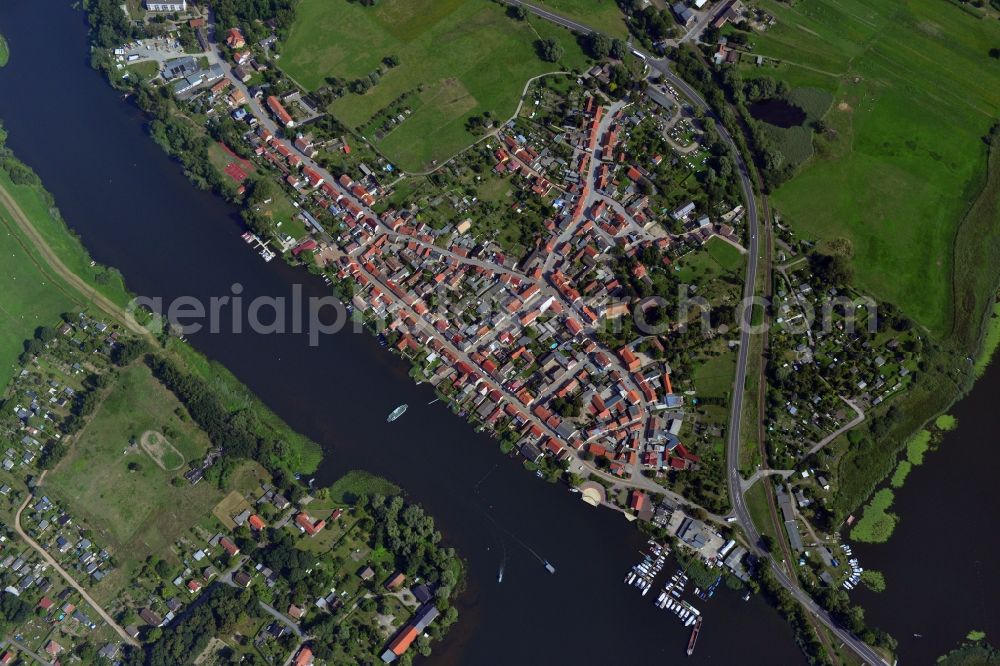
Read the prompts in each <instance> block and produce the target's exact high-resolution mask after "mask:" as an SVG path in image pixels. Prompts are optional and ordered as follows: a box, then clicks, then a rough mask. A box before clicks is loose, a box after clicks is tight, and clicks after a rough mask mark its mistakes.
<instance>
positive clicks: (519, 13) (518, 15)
mask: <svg viewBox="0 0 1000 666" xmlns="http://www.w3.org/2000/svg"><path fill="white" fill-rule="evenodd" d="M507 16H509V17H511V18H512V19H515V20H517V21H524V20H525V19H527V18H528V10H527V9H525V8H524V7H522V6H521V5H511V6H509V7H508V8H507Z"/></svg>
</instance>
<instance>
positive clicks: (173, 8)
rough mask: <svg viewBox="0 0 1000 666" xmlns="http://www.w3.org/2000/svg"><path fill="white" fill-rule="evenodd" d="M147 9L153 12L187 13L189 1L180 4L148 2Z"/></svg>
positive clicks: (148, 0) (149, 0)
mask: <svg viewBox="0 0 1000 666" xmlns="http://www.w3.org/2000/svg"><path fill="white" fill-rule="evenodd" d="M146 9H148V10H149V11H151V12H185V11H187V0H180V2H158V1H157V0H146Z"/></svg>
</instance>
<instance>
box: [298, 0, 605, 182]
mask: <svg viewBox="0 0 1000 666" xmlns="http://www.w3.org/2000/svg"><path fill="white" fill-rule="evenodd" d="M548 37H555V38H556V39H557V40H558V41H559V43H560V44H561V45H562V47H563V48H564V49H565V55H564V57H563V58H562V60H561V62H558V63H549V62H544V61H542V60H541V59H540V58H539V57H538V56H537V54H536V50H535V42H536V41H538V40H539V39H544V38H548ZM387 56H396V57H398V58H399V65H398V66H397V67H394V68H392V69H389V70H387V71H386V72H384V73H383V74H382V76H381V79H380V81H379V83H378V84H377V85H375V86H374V87H373V88H372V89H371V90H370V91H368V92H367V93H365V94H363V95H358V94H355V93H351V92H348V93H346V94H345V95H344V96H343V97H341V98H340V99H338V100H336V101H335V102H334V103H333V104H332V105H331V107H330V110H331V111H332V113H333V114H334V115H335V116H336V117H337V118H338V119H340V120H341V121H342V122H344V123H345V124H347V125H349V126H350V127H353V128H358V127H361V126H363V125H365V124H366V121H368V119H369V118H371V117H372V116H374V115H375V114H376V113H378V112H379V111H380V110H382V109H383V108H385V107H387V106H389V105H391V104H392V103H393V102H394V101H395V100H396V99H397V98H399V97H400V96H401V95H404V94H408V98H407V100H406V105H407V106H408V107H410V108H411V109H412V111H413V112H412V115H410V116H408V117H406V119H405V120H404V121H403V122H402V123H400V124H399V125H397V126H396V127H395V128H394V129H392V130H391V131H390V132H389V133H388V134H386V135H385V136H384V137H383V138H382V139H380V140H377V141H375V139H374V137H373V136H372V137H368V138H369V139H370V140H372V141H374V142H375V145H376V146H377V147H378V148H379V149H380V150H382V151H383V152H384V153H385V154H386V155H387V156H388V157H389V158H390V159H392V160H394V161H396V162H397V163H398V164H399V166H401V167H402V168H403V169H406V170H409V171H419V170H422V169H426V168H430V167H431V166H432V164H433V161H434V160H441V159H444V158H447V157H450V156H451V155H453V154H454V153H456V152H457V151H459V150H461V149H462V148H463V147H465V146H466V145H468V144H469V143H471V142H472V141H473V140H474V139H475V138H476V136H474V135H472V134H470V133H469V132H468V131H467V130H466V128H465V122H466V120H467V119H468V118H470V117H472V116H474V115H479V114H482V113H483V112H485V111H490V112H492V113H493V114H494V116H495V117H499V118H506V117H509V116H511V115H513V113H514V109H515V108H516V106H517V102H518V99H519V98H520V95H521V92H522V91H523V90H524V85H525V83H526V82H527V80H528V79H529V78H531V77H533V76H536V75H538V74H542V73H545V72H550V71H556V70H561V69H567V68H569V69H572V68H583V67H584V66H585V65H586V59H585V56H584V55H583V53H582V51H581V50H580V48H579V47H578V45H577V44H576V41H575V39H574V37H573V35H571V34H570V33H569V32H567V31H565V30H562V29H561V28H558V27H556V26H554V25H552V24H549V23H546V22H544V21H542V20H540V19H534V18H532V19H529V20H526V21H516V20H514V19H511V18H509V17H508V16H507V15H506V14H505V12H504V8H503V7H501V6H500V5H498V4H495V3H490V2H482V1H481V0H382V1H381V2H379V3H378V4H376V5H375V6H374V7H365V6H363V5H361V4H360V3H356V2H348V1H347V0H302V2H301V4H299V5H298V8H297V13H296V21H295V25H294V26H293V27H292V30H291V33H290V34H289V37H288V40H287V42H286V43H285V45H284V48H283V51H282V57H281V66H282V68H283V69H284V70H285V72H287V73H288V74H289V75H290V76H291V77H292V78H294V79H295V80H296V81H297V82H298V83H299V84H301V85H302V86H304V87H306V88H308V89H310V90H312V89H315V88H317V87H319V86H321V85H323V83H324V81H325V79H326V77H329V76H334V77H338V78H340V79H343V80H346V81H352V80H354V79H358V78H363V77H366V76H368V74H369V73H371V72H372V71H375V70H377V69H379V67H380V63H381V62H382V59H383V58H385V57H387Z"/></svg>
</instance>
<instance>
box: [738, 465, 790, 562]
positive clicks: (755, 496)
mask: <svg viewBox="0 0 1000 666" xmlns="http://www.w3.org/2000/svg"><path fill="white" fill-rule="evenodd" d="M765 483H770V481H769V480H768V479H766V478H764V479H761V480H760V481H758V482H757V483H755V484H753V485H752V486H750V490H748V491H747V492H746V494H745V495H744V499H745V500H746V503H747V510H748V511H749V512H750V518H751V519H752V520H753V524H754V526H755V527H756V528H757V531H758V532H759V533H760V534H762V535H764V534H767V535H769V536H770V537H771V538H772V539H774V541H775V543H776V544H777V543H780V542H779V541H778V539H779V538H780V539H784V538H785V535H784V534H781V535H780V536H779V535H778V534H777V533H776V532H775V531H774V521H772V520H771V510H770V509H769V508H768V506H767V488H765V487H764V484H765ZM780 552H781V551H780V547H779V548H777V549H776V553H780ZM778 557H779V558H780V555H778Z"/></svg>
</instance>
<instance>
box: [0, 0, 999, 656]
mask: <svg viewBox="0 0 1000 666" xmlns="http://www.w3.org/2000/svg"><path fill="white" fill-rule="evenodd" d="M0 33H3V34H4V35H5V36H6V38H7V41H8V43H9V45H10V48H11V58H10V62H9V63H8V65H7V66H6V67H4V68H2V69H0V119H2V121H3V123H4V125H5V127H6V128H7V130H8V132H9V137H8V145H9V146H10V147H11V148H13V150H14V151H15V152H16V153H17V155H18V156H19V157H20V158H21V159H22V160H24V161H25V162H27V163H28V164H30V165H31V166H32V167H33V168H34V169H35V170H36V171H37V172H38V173H39V175H40V176H41V177H42V179H43V181H44V183H45V186H46V187H47V188H48V189H49V190H50V191H51V192H52V193H53V194H54V195H55V197H56V201H57V204H58V206H59V207H60V209H61V211H62V213H63V215H64V217H65V218H66V220H67V221H68V223H69V225H70V226H71V227H72V228H73V229H74V230H75V231H76V232H77V233H79V234H80V236H81V237H82V239H83V241H84V243H85V244H86V246H87V248H88V249H89V250H90V252H91V254H92V255H93V257H94V258H95V259H97V260H98V261H100V262H102V263H105V264H108V265H112V266H116V267H118V268H119V269H120V270H121V271H122V273H123V274H124V276H125V279H126V282H127V284H128V286H129V288H130V289H131V290H132V291H133V292H135V293H137V294H140V295H144V296H161V297H163V298H165V299H170V298H174V297H178V296H188V295H193V296H196V297H199V298H202V299H207V298H209V297H212V296H224V295H228V294H230V293H231V285H232V284H233V283H237V282H238V283H240V284H241V285H242V287H243V296H244V298H247V299H249V298H252V297H254V296H259V295H267V296H286V297H287V296H289V295H290V293H291V290H292V286H293V285H296V284H298V285H302V289H303V291H304V293H305V295H307V296H310V295H324V294H326V293H328V288H327V287H325V286H324V285H323V284H322V282H321V281H320V280H318V279H315V278H313V277H311V276H309V275H308V274H307V273H306V272H305V271H302V270H298V269H293V268H291V267H288V266H286V265H284V264H282V263H281V262H280V261H274V262H271V263H270V264H265V263H264V262H263V261H262V260H261V259H260V258H259V257H257V255H256V254H254V253H252V252H251V251H250V250H249V249H248V247H247V246H246V245H245V244H244V243H243V241H242V240H241V239H240V237H239V233H240V230H241V229H240V225H239V219H238V216H237V212H236V210H235V209H234V208H233V207H232V206H230V205H228V204H227V203H226V202H224V201H223V200H222V199H220V198H219V197H217V196H214V195H212V194H210V193H206V192H201V191H198V190H197V189H195V188H194V187H193V186H192V185H191V184H190V183H189V182H188V181H187V179H186V178H185V176H184V175H183V174H182V172H181V169H180V167H179V165H178V164H177V163H175V162H173V161H172V160H170V159H169V158H168V157H167V156H166V155H165V154H164V153H163V152H162V151H161V150H160V148H159V147H158V146H156V145H155V144H154V143H153V141H152V140H151V139H150V138H149V137H148V135H147V134H146V132H145V128H144V123H145V119H144V117H143V116H142V114H141V113H140V112H139V111H137V110H136V109H135V108H134V107H132V106H130V105H129V104H126V103H123V102H122V101H121V99H120V96H119V95H118V94H117V93H115V92H114V91H113V90H112V89H111V88H110V87H109V86H108V85H107V84H106V82H104V81H103V80H102V79H101V77H100V75H99V74H98V73H96V72H95V71H93V70H92V69H91V68H90V67H89V64H88V48H89V47H88V45H87V39H86V22H85V19H84V16H83V15H82V14H81V13H80V12H79V11H76V10H74V9H72V8H71V7H70V4H69V3H68V2H65V1H63V0H60V1H58V2H53V1H50V0H5V1H4V2H2V3H0ZM191 342H192V344H194V346H195V347H197V348H198V349H199V350H200V351H202V352H203V353H205V354H206V355H207V356H208V357H210V358H212V359H215V360H217V361H219V362H221V363H222V364H224V365H225V366H226V367H228V368H229V369H230V370H231V371H232V372H233V373H234V374H236V375H237V376H238V377H239V378H240V379H241V380H242V381H243V382H245V383H246V384H247V385H248V386H249V387H250V388H251V389H252V390H253V391H255V392H256V393H257V394H258V395H259V396H260V397H261V398H262V399H263V400H264V402H265V403H267V404H268V405H269V406H270V407H271V408H272V409H273V410H274V411H275V412H277V413H278V414H279V415H280V416H282V417H283V418H284V419H285V420H286V421H288V423H290V424H291V425H292V426H293V427H294V428H295V429H296V430H298V431H300V432H302V433H304V434H305V435H308V436H309V437H311V438H313V439H314V440H316V441H317V442H319V443H320V444H321V445H322V446H323V448H324V451H325V457H324V461H323V463H322V465H321V468H320V470H319V473H318V475H317V476H318V481H319V482H328V481H330V480H332V479H334V478H336V477H337V476H338V475H340V474H341V473H343V472H345V471H347V470H350V469H355V468H363V469H366V470H369V471H372V472H374V473H376V474H380V475H383V476H385V477H387V478H389V479H392V480H393V481H395V482H397V483H398V484H400V485H401V486H403V487H404V488H405V489H406V491H407V492H408V494H409V496H410V497H411V498H412V499H414V500H416V501H419V502H420V503H422V504H423V505H424V506H426V507H427V509H428V510H429V511H430V512H431V513H432V514H433V515H434V516H435V518H436V519H437V521H438V525H439V527H440V528H441V530H442V532H443V533H444V535H445V539H446V541H447V543H448V544H449V545H452V546H454V547H455V548H456V549H457V550H458V551H459V552H460V554H461V555H462V556H463V558H464V559H465V561H466V564H467V574H468V575H467V582H468V586H467V589H466V591H465V592H464V594H463V595H462V596H461V597H460V598H459V600H458V607H459V611H460V613H461V619H460V621H459V623H458V625H456V627H455V628H454V629H453V630H452V631H451V632H450V634H449V636H448V638H447V639H446V640H445V641H444V642H443V643H442V644H440V645H438V646H436V647H435V655H434V657H433V658H432V659H431V662H432V663H441V664H512V663H524V664H540V663H546V664H562V663H581V664H639V663H653V662H657V661H660V660H665V661H666V662H667V663H669V662H673V661H675V660H687V661H689V662H691V663H702V662H704V663H717V664H720V663H721V664H730V663H753V664H756V663H760V664H792V663H801V662H802V661H803V659H802V656H801V654H800V653H799V651H798V649H797V648H796V646H795V644H794V642H793V640H792V635H791V631H790V629H789V628H788V627H787V625H786V624H785V623H784V622H783V621H782V620H781V619H780V617H779V616H778V615H777V614H776V613H775V612H774V611H773V610H771V609H769V608H768V607H767V606H766V605H765V604H764V603H763V602H761V601H760V600H758V599H757V598H754V599H751V601H749V602H742V601H740V600H739V598H738V597H737V596H736V595H735V594H733V593H731V592H729V591H728V590H721V589H720V593H718V594H716V595H715V597H714V598H713V599H712V600H711V601H710V602H708V603H702V604H699V605H700V606H701V607H702V609H703V613H704V615H705V616H706V621H705V627H704V629H703V631H702V633H701V636H700V638H699V641H698V647H697V650H696V652H695V654H694V656H693V657H691V658H688V657H686V656H685V655H684V648H685V646H686V643H687V638H688V631H687V630H686V629H684V628H683V627H681V626H680V623H679V622H677V620H676V619H675V618H673V616H670V615H668V614H667V613H665V612H663V611H659V610H657V609H654V608H653V606H652V604H651V601H652V600H653V598H654V597H655V594H651V595H649V596H647V597H641V596H640V595H639V594H638V593H637V591H636V590H635V589H634V588H628V587H626V586H625V585H623V583H622V579H623V577H624V576H625V574H626V572H627V571H628V569H629V567H630V566H631V565H632V564H634V563H635V562H636V561H637V560H638V559H639V557H640V555H639V550H640V548H642V547H643V545H644V539H643V538H642V537H641V536H640V535H639V533H638V531H637V530H636V529H635V527H634V526H633V525H630V524H628V523H627V522H626V521H625V520H624V519H623V518H622V517H621V515H620V514H618V513H616V512H612V511H607V510H597V509H592V508H590V507H588V506H587V505H585V504H583V503H582V502H580V501H579V500H578V499H577V496H576V495H573V494H571V493H569V492H567V491H566V489H565V488H564V487H562V486H559V485H549V484H547V483H544V482H543V481H541V480H539V479H537V478H536V477H535V476H534V475H531V474H528V473H526V472H525V471H524V470H523V469H522V468H521V465H520V463H519V461H511V460H508V459H506V458H505V457H503V456H502V455H501V454H500V453H499V450H498V448H497V445H496V443H495V442H493V441H492V440H490V439H489V438H487V437H486V436H484V435H481V434H478V433H476V432H474V431H473V430H472V428H471V427H469V426H468V425H467V424H466V423H465V422H464V421H463V420H461V419H459V418H458V417H456V416H453V415H452V414H451V413H450V412H449V411H448V409H447V408H446V407H444V406H443V405H442V404H441V403H437V404H429V403H430V402H431V401H432V400H433V399H434V395H433V393H432V392H431V390H430V389H429V388H428V387H427V386H426V385H424V386H415V385H414V384H413V382H412V381H411V380H410V379H409V378H408V376H407V366H406V365H405V364H404V363H403V362H402V361H400V360H399V359H397V358H395V357H394V356H392V355H391V354H389V353H388V352H387V351H386V350H385V349H383V348H381V347H380V346H379V345H378V343H377V341H376V340H375V339H374V338H373V337H371V336H369V335H366V334H355V333H350V332H343V333H339V334H336V335H332V336H327V337H325V338H323V339H322V341H321V344H320V345H319V346H318V347H310V346H309V345H308V341H307V339H306V338H305V336H302V335H280V336H279V335H270V336H266V335H254V334H250V333H243V334H233V333H232V332H230V331H228V330H225V328H224V330H223V332H222V333H219V334H197V335H194V336H191ZM998 381H1000V374H998V372H997V371H996V370H995V369H994V370H993V371H992V372H991V374H990V377H989V378H987V380H984V384H988V385H991V386H993V387H996V386H997V383H998ZM978 395H980V396H981V397H982V398H983V400H987V401H988V400H990V398H989V397H987V396H990V395H991V394H989V393H984V392H983V391H979V393H978ZM404 402H405V403H408V404H409V405H410V409H409V410H408V411H407V413H406V415H405V416H404V417H403V418H401V419H400V420H399V421H397V422H396V423H394V424H392V425H388V424H386V422H385V416H386V415H387V414H388V413H389V411H391V410H392V408H393V407H395V406H396V405H398V404H400V403H404ZM967 402H968V401H967ZM962 411H967V410H961V411H960V412H959V416H960V420H961V427H960V429H959V430H958V431H956V432H955V433H953V434H952V435H951V436H950V437H949V444H950V443H952V440H958V439H959V438H964V439H961V441H960V442H959V441H956V442H954V444H955V447H956V448H960V449H961V452H957V451H956V452H955V453H953V454H950V453H949V454H931V455H930V456H928V461H927V464H926V465H925V466H924V467H922V468H919V469H917V470H915V471H914V472H913V474H912V475H911V481H910V482H908V486H907V488H906V489H904V491H903V492H901V493H900V494H899V508H900V510H901V511H902V512H903V513H904V518H903V522H902V525H901V526H900V531H899V536H898V537H897V538H894V539H893V540H892V541H891V542H890V543H889V544H888V545H887V546H880V547H876V548H871V549H863V552H864V555H863V557H864V564H865V566H873V567H876V568H879V569H883V570H884V571H885V572H886V578H887V579H888V582H889V591H887V592H886V593H885V594H884V595H883V596H882V597H880V598H874V597H873V598H872V599H870V600H869V599H868V598H866V599H865V601H866V603H869V602H870V606H871V614H872V616H873V619H875V620H876V623H878V624H881V625H882V626H884V627H886V628H887V629H890V631H892V632H893V633H894V634H895V635H897V637H898V638H900V640H901V643H902V644H903V646H904V650H905V652H904V654H906V655H907V656H908V657H915V656H917V655H920V658H919V659H909V660H912V661H922V662H923V661H927V660H928V659H929V658H930V657H931V656H932V655H935V654H939V653H940V652H941V651H943V650H942V649H939V648H947V647H949V646H950V645H951V644H953V643H954V642H955V641H956V640H957V638H958V637H960V636H961V635H963V634H964V632H965V631H967V630H968V629H970V628H974V627H975V628H983V629H987V630H989V629H991V628H993V627H995V624H989V622H995V617H994V618H992V619H989V617H990V616H989V615H988V612H989V609H990V606H989V604H988V599H990V598H995V595H996V592H997V590H996V581H997V577H996V575H995V573H994V572H993V570H992V569H993V568H992V566H991V563H993V562H995V555H994V553H995V552H996V550H995V545H996V536H995V534H994V532H993V530H991V529H990V527H989V526H988V525H987V524H985V521H986V520H988V519H992V517H993V515H994V514H995V508H996V503H995V502H993V501H992V497H987V496H985V490H983V493H984V496H983V497H981V498H979V500H977V501H978V502H980V503H979V504H977V505H975V506H977V507H978V508H979V509H980V511H978V512H977V513H975V514H973V515H969V514H965V513H963V512H962V508H963V507H965V506H973V505H971V504H970V505H966V504H965V502H964V501H962V502H959V501H958V500H960V499H963V498H964V497H965V493H966V492H967V491H966V490H965V489H967V488H971V487H973V483H974V482H978V481H982V482H983V485H978V486H975V487H979V488H983V489H985V488H986V487H988V486H986V485H985V484H986V483H987V482H988V481H987V475H990V476H992V472H993V470H994V469H996V465H995V461H996V459H997V456H996V453H995V450H994V449H993V448H992V447H991V446H990V444H991V443H992V442H991V441H990V439H991V438H990V436H989V435H990V427H993V426H995V423H996V417H995V416H993V414H994V412H995V410H994V411H990V410H989V409H988V408H987V409H985V410H983V409H974V410H970V411H973V413H972V414H969V415H964V414H962V413H961V412H962ZM976 414H978V415H979V416H978V417H977V416H975V415H976ZM976 418H979V419H980V421H981V424H982V428H981V429H978V430H977V429H976V428H975V426H974V424H973V423H972V422H973V421H974V420H975V419H976ZM970 461H977V462H979V463H982V464H979V465H970V464H969V462H970ZM986 461H989V462H991V463H992V464H986ZM959 465H960V467H959ZM942 469H948V470H950V475H949V476H947V477H945V476H943V475H942ZM990 480H992V479H990ZM918 488H921V489H922V490H921V491H919V492H918V490H917V489H918ZM909 530H915V533H910V532H909ZM904 535H905V536H904ZM904 539H905V541H904ZM976 549H979V550H976ZM858 550H862V549H858ZM869 551H870V552H869ZM541 559H547V560H549V561H551V562H552V563H553V564H554V565H555V567H556V568H557V572H556V574H555V575H550V574H548V573H546V572H545V570H544V569H543V567H542V564H541ZM975 562H979V569H978V570H976V569H975V568H974V564H975ZM504 563H505V574H504V580H503V583H502V584H498V583H497V579H496V577H497V571H498V569H499V568H500V567H501V566H502V565H503V564H504ZM956 569H959V570H960V571H959V572H958V575H956ZM977 571H978V573H976V572H977ZM987 586H991V587H989V588H988V589H987ZM980 591H981V592H980ZM980 593H981V594H982V595H983V596H982V597H979V596H977V595H979V594H980ZM976 599H981V603H980V602H976V601H975V600H976ZM974 608H978V609H979V610H978V611H976V610H974ZM911 627H912V628H911ZM912 632H922V633H923V636H924V638H923V639H921V640H922V641H923V643H918V642H915V641H916V639H910V638H908V636H909V634H910V633H912ZM922 645H923V646H931V645H932V646H933V649H927V650H926V651H925V650H924V649H923V648H922V647H921V646H922Z"/></svg>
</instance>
